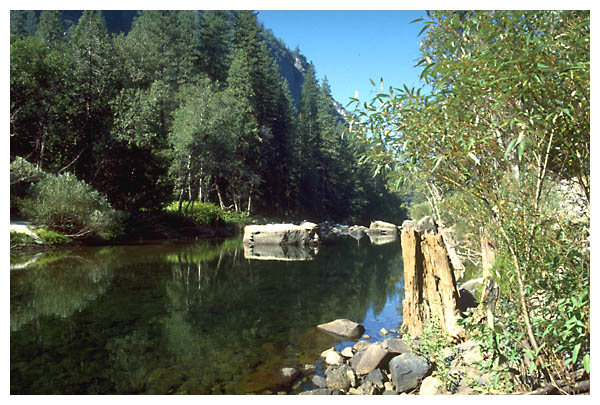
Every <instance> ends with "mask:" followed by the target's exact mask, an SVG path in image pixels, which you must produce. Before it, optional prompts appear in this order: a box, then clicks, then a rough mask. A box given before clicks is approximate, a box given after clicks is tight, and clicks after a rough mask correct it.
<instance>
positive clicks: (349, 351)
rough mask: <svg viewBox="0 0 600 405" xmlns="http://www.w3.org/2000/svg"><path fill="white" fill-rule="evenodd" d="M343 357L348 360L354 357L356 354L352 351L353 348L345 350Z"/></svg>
mask: <svg viewBox="0 0 600 405" xmlns="http://www.w3.org/2000/svg"><path fill="white" fill-rule="evenodd" d="M342 356H344V357H345V358H347V359H349V358H350V357H352V356H354V352H353V351H352V348H351V347H346V348H344V350H342Z"/></svg>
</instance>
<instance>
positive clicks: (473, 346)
mask: <svg viewBox="0 0 600 405" xmlns="http://www.w3.org/2000/svg"><path fill="white" fill-rule="evenodd" d="M456 348H457V349H458V351H459V353H460V358H461V360H462V362H463V363H464V364H466V365H468V366H470V365H473V364H475V363H478V362H480V361H482V360H483V355H482V354H481V348H480V347H479V344H477V342H476V341H474V340H472V339H469V340H466V341H464V342H463V343H461V344H459V345H457V346H456Z"/></svg>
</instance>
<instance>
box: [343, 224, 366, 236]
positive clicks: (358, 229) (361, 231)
mask: <svg viewBox="0 0 600 405" xmlns="http://www.w3.org/2000/svg"><path fill="white" fill-rule="evenodd" d="M368 230H369V228H367V227H366V226H360V225H352V226H351V227H350V228H348V235H350V236H351V237H353V238H354V239H356V240H361V239H362V238H364V237H365V235H366V234H367V231H368Z"/></svg>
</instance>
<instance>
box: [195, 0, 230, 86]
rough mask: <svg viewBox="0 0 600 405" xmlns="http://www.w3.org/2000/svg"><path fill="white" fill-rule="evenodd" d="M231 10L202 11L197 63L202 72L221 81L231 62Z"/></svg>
mask: <svg viewBox="0 0 600 405" xmlns="http://www.w3.org/2000/svg"><path fill="white" fill-rule="evenodd" d="M230 19H231V12H228V11H222V10H206V11H204V12H203V13H202V19H201V26H200V33H199V44H198V65H199V69H200V71H202V72H205V73H206V74H208V77H210V78H211V79H212V80H214V81H219V82H221V83H223V82H225V80H226V79H227V70H228V69H229V66H230V64H231V57H232V55H231V43H232V40H233V38H232V34H233V31H232V25H231V23H230Z"/></svg>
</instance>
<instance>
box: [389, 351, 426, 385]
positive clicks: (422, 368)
mask: <svg viewBox="0 0 600 405" xmlns="http://www.w3.org/2000/svg"><path fill="white" fill-rule="evenodd" d="M389 367H390V373H391V374H392V382H393V383H394V387H396V392H399V393H400V392H407V391H411V390H414V389H415V388H417V387H418V386H419V384H420V383H421V381H422V380H423V378H424V377H425V376H426V375H427V374H428V373H429V372H430V371H431V364H430V363H429V361H427V359H425V358H423V357H421V356H418V355H416V354H413V353H404V354H401V355H399V356H396V357H394V358H393V359H392V360H390V362H389Z"/></svg>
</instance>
